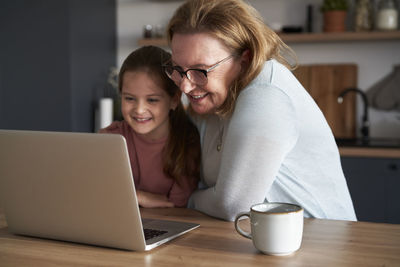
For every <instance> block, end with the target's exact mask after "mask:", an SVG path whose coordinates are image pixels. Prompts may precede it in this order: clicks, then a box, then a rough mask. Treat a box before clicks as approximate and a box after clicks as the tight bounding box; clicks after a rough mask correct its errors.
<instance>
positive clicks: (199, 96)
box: [191, 93, 207, 99]
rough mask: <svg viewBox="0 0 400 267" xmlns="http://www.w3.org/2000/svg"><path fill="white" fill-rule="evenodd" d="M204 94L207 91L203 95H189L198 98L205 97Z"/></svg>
mask: <svg viewBox="0 0 400 267" xmlns="http://www.w3.org/2000/svg"><path fill="white" fill-rule="evenodd" d="M206 95H207V93H205V94H204V95H191V97H192V98H194V99H200V98H203V97H205V96H206Z"/></svg>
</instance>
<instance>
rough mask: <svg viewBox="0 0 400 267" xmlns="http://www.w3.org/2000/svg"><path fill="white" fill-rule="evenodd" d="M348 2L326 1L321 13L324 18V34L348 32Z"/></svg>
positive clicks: (341, 0) (339, 0)
mask: <svg viewBox="0 0 400 267" xmlns="http://www.w3.org/2000/svg"><path fill="white" fill-rule="evenodd" d="M347 9H348V2H347V0H324V2H323V4H322V6H321V11H322V13H323V16H324V32H344V31H346V15H347Z"/></svg>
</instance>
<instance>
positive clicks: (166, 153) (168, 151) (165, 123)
mask: <svg viewBox="0 0 400 267" xmlns="http://www.w3.org/2000/svg"><path fill="white" fill-rule="evenodd" d="M170 58H171V55H170V54H169V53H168V52H166V51H164V50H163V49H161V48H158V47H153V46H147V47H142V48H140V49H137V50H135V51H134V52H132V53H131V54H130V55H129V56H128V57H127V58H126V59H125V61H124V63H123V64H122V67H121V70H120V73H119V91H120V94H121V111H122V116H123V118H124V120H122V121H115V122H113V123H112V124H111V125H110V126H108V127H106V128H104V129H101V130H100V131H99V132H100V133H116V134H121V135H123V136H124V137H125V139H126V142H127V145H128V151H129V156H130V162H131V166H132V173H133V177H134V182H135V187H136V194H137V197H138V201H139V205H140V206H142V207H184V206H186V204H187V201H188V198H189V196H190V194H191V193H192V191H193V190H194V189H195V188H196V186H197V181H198V178H199V169H200V167H199V165H200V139H199V134H198V132H197V129H196V128H195V126H194V125H193V124H192V123H191V122H190V120H189V118H188V117H187V115H186V113H185V110H184V108H183V105H182V103H181V101H180V99H181V92H180V90H179V88H178V87H177V86H176V85H175V84H174V82H173V81H171V80H170V79H169V78H168V77H167V76H166V74H165V73H164V71H163V69H162V65H163V64H164V63H165V62H166V61H169V60H170Z"/></svg>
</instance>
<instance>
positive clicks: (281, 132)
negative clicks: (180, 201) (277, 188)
mask: <svg viewBox="0 0 400 267" xmlns="http://www.w3.org/2000/svg"><path fill="white" fill-rule="evenodd" d="M297 137H298V131H297V126H296V114H295V111H294V108H293V106H292V103H291V101H290V99H289V97H288V96H287V95H286V94H285V93H284V92H283V91H281V90H280V89H278V88H275V87H267V88H266V87H264V88H251V90H245V91H243V92H242V93H241V95H240V96H239V98H238V101H237V104H236V108H235V112H234V113H233V115H232V119H231V122H230V124H229V128H228V132H227V134H226V137H225V140H224V147H223V150H222V159H221V165H220V169H219V173H218V178H217V182H216V184H215V186H213V187H210V188H207V189H204V190H198V191H196V192H195V193H193V195H192V198H191V204H193V205H194V208H196V209H198V210H200V211H202V212H204V213H207V214H209V215H211V216H215V217H218V218H222V219H225V220H230V221H232V220H234V219H235V216H236V215H237V214H238V213H239V212H242V211H248V210H249V208H250V206H251V205H253V204H256V203H260V202H264V199H265V196H266V194H267V192H268V190H269V188H270V187H271V185H272V183H273V182H274V180H275V177H276V175H277V173H278V170H279V168H280V166H281V164H282V162H283V160H284V158H285V156H286V155H287V153H288V152H289V151H290V150H291V149H292V148H293V146H294V145H295V143H296V141H297Z"/></svg>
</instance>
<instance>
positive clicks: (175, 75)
mask: <svg viewBox="0 0 400 267" xmlns="http://www.w3.org/2000/svg"><path fill="white" fill-rule="evenodd" d="M164 70H165V73H166V74H167V76H168V77H169V78H170V79H171V80H173V81H174V82H179V81H180V80H182V75H181V74H180V73H179V72H178V71H177V70H175V68H174V67H172V66H164Z"/></svg>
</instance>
